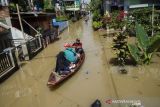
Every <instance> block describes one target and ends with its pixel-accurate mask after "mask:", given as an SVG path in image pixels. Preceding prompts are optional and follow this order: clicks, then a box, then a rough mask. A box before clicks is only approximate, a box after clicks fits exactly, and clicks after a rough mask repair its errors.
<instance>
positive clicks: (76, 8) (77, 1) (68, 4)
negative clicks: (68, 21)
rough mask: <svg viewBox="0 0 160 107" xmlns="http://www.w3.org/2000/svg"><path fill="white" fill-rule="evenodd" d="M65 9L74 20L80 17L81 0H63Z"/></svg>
mask: <svg viewBox="0 0 160 107" xmlns="http://www.w3.org/2000/svg"><path fill="white" fill-rule="evenodd" d="M63 2H64V6H65V11H66V13H67V14H68V15H69V17H70V18H73V20H77V19H79V18H80V9H81V8H80V7H81V0H63Z"/></svg>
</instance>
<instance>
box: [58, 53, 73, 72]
mask: <svg viewBox="0 0 160 107" xmlns="http://www.w3.org/2000/svg"><path fill="white" fill-rule="evenodd" d="M70 64H71V63H70V62H69V61H68V60H67V59H66V58H65V54H64V52H63V51H61V52H59V54H58V55H57V61H56V69H55V72H57V73H58V74H60V75H62V74H63V75H67V74H68V73H70V68H69V67H70Z"/></svg>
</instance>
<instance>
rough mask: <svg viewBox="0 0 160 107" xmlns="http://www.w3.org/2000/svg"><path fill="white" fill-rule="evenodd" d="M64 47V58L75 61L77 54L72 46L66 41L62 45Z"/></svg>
mask: <svg viewBox="0 0 160 107" xmlns="http://www.w3.org/2000/svg"><path fill="white" fill-rule="evenodd" d="M64 47H65V48H66V49H65V50H64V54H65V58H66V59H67V60H68V61H70V62H71V63H76V61H77V58H78V57H77V54H76V51H75V49H74V48H72V46H71V45H70V44H68V43H66V44H65V45H64Z"/></svg>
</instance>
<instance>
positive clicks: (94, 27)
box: [92, 21, 103, 30]
mask: <svg viewBox="0 0 160 107" xmlns="http://www.w3.org/2000/svg"><path fill="white" fill-rule="evenodd" d="M92 25H93V29H94V30H98V29H99V28H101V27H102V25H103V24H102V22H100V21H93V24H92Z"/></svg>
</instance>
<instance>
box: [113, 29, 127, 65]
mask: <svg viewBox="0 0 160 107" xmlns="http://www.w3.org/2000/svg"><path fill="white" fill-rule="evenodd" d="M112 48H113V50H115V51H116V55H117V59H118V64H119V65H120V66H124V65H125V63H126V60H127V58H128V48H127V33H126V32H118V33H116V34H115V36H114V38H113V46H112Z"/></svg>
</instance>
